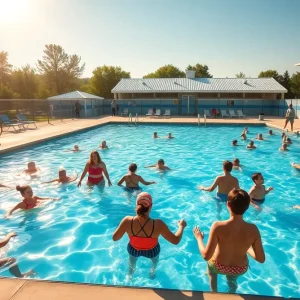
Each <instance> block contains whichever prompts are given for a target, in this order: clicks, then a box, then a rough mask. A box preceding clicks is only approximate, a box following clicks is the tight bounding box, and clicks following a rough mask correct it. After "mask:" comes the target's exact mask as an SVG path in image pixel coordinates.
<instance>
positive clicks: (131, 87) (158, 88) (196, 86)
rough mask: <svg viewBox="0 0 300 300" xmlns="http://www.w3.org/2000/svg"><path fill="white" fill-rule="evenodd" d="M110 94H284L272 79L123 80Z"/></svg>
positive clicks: (282, 89)
mask: <svg viewBox="0 0 300 300" xmlns="http://www.w3.org/2000/svg"><path fill="white" fill-rule="evenodd" d="M111 92H112V93H149V92H151V93H168V92H174V93H182V92H191V93H195V92H199V93H201V92H206V93H207V92H208V93H209V92H218V93H222V92H227V93H230V92H231V93H237V92H245V93H247V92H253V93H286V92H287V90H286V89H285V88H284V87H283V86H282V85H281V84H279V83H278V82H277V81H276V80H275V79H274V78H194V79H187V78H141V79H133V78H124V79H121V80H120V81H119V83H118V84H117V85H116V86H115V87H114V88H113V89H112V91H111Z"/></svg>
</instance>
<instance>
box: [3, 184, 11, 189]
mask: <svg viewBox="0 0 300 300" xmlns="http://www.w3.org/2000/svg"><path fill="white" fill-rule="evenodd" d="M0 188H6V189H11V188H12V187H11V186H8V185H5V184H2V183H0Z"/></svg>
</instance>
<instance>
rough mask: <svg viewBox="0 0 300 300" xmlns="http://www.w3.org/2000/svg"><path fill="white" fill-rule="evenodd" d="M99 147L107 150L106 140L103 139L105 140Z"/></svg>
mask: <svg viewBox="0 0 300 300" xmlns="http://www.w3.org/2000/svg"><path fill="white" fill-rule="evenodd" d="M99 148H100V149H101V150H107V149H108V147H107V145H106V141H103V142H102V143H101V145H100V146H99Z"/></svg>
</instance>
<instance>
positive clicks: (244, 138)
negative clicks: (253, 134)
mask: <svg viewBox="0 0 300 300" xmlns="http://www.w3.org/2000/svg"><path fill="white" fill-rule="evenodd" d="M241 137H242V140H243V141H246V140H247V136H246V133H244V132H243V133H242V134H241Z"/></svg>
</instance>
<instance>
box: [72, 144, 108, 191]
mask: <svg viewBox="0 0 300 300" xmlns="http://www.w3.org/2000/svg"><path fill="white" fill-rule="evenodd" d="M86 173H89V176H88V180H87V185H89V186H92V185H98V184H100V183H101V184H105V181H104V177H103V174H104V175H105V177H106V179H107V182H108V185H109V186H111V185H112V184H111V181H110V179H109V175H108V172H107V169H106V165H105V163H104V162H103V161H102V160H101V158H100V155H99V153H98V152H97V151H96V150H94V151H92V152H91V154H90V159H89V161H88V162H87V163H86V165H85V168H84V170H83V172H82V175H81V177H80V180H79V182H78V184H77V186H78V187H80V186H81V182H82V180H83V178H84V177H85V175H86Z"/></svg>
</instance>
